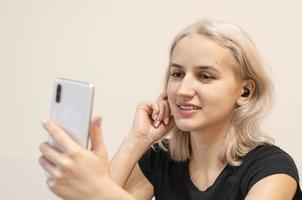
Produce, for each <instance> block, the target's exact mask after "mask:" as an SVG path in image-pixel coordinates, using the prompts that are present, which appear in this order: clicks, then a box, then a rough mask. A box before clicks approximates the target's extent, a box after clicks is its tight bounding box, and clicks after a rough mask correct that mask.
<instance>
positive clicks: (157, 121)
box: [153, 101, 165, 128]
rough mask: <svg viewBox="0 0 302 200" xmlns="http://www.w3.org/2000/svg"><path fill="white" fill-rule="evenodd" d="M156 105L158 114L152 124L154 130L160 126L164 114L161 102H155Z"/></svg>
mask: <svg viewBox="0 0 302 200" xmlns="http://www.w3.org/2000/svg"><path fill="white" fill-rule="evenodd" d="M157 104H158V107H159V113H158V116H157V118H156V120H155V121H154V122H153V124H154V126H155V127H156V128H157V127H158V126H159V125H160V124H161V122H162V120H163V117H164V114H165V106H164V104H163V101H157Z"/></svg>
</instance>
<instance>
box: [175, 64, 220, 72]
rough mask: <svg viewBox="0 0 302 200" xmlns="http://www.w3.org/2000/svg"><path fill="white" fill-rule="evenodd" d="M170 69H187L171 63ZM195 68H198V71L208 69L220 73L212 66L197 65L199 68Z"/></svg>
mask: <svg viewBox="0 0 302 200" xmlns="http://www.w3.org/2000/svg"><path fill="white" fill-rule="evenodd" d="M169 67H170V68H171V67H177V68H185V67H184V66H181V65H179V64H176V63H171V64H170V66H169ZM194 68H197V69H208V70H213V71H217V72H219V70H218V69H216V68H215V67H214V66H211V65H197V66H194Z"/></svg>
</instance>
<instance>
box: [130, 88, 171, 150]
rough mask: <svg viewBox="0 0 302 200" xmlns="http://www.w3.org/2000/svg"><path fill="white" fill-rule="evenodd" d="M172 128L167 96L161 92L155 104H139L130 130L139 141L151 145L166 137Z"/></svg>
mask: <svg viewBox="0 0 302 200" xmlns="http://www.w3.org/2000/svg"><path fill="white" fill-rule="evenodd" d="M173 126H174V118H173V116H171V111H170V106H169V103H168V101H167V95H166V93H165V92H162V93H161V95H160V96H159V97H158V99H157V101H156V102H142V103H139V104H138V106H137V109H136V114H135V118H134V122H133V126H132V129H131V134H133V135H134V136H135V137H136V138H138V139H139V140H141V141H143V142H145V143H147V144H148V145H151V144H152V143H154V142H155V141H156V140H159V139H160V138H162V137H163V136H165V135H166V133H168V132H169V131H170V130H171V129H172V128H173Z"/></svg>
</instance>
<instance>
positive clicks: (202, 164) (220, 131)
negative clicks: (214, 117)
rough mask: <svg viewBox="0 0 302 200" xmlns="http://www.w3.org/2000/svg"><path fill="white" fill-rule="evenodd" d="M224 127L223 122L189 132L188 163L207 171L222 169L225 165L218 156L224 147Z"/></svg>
mask: <svg viewBox="0 0 302 200" xmlns="http://www.w3.org/2000/svg"><path fill="white" fill-rule="evenodd" d="M226 127H227V125H226V124H225V125H222V126H215V127H209V128H207V129H203V130H199V131H191V132H190V139H191V147H192V157H191V160H190V164H191V166H192V167H194V168H195V167H196V168H197V169H199V170H202V171H204V172H208V171H210V170H219V169H222V168H223V167H224V166H225V163H223V162H222V161H221V160H220V158H219V156H220V154H221V151H222V150H223V148H224V141H225V137H226V132H227V129H226Z"/></svg>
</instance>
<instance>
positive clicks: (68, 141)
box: [43, 120, 80, 153]
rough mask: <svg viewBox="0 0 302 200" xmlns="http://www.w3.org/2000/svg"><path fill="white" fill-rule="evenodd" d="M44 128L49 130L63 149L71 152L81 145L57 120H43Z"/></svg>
mask: <svg viewBox="0 0 302 200" xmlns="http://www.w3.org/2000/svg"><path fill="white" fill-rule="evenodd" d="M43 126H44V128H45V129H46V130H47V132H48V133H49V135H50V136H51V137H52V138H53V139H54V141H55V142H56V143H57V144H58V145H59V146H60V147H62V148H63V151H64V152H66V153H69V152H70V151H72V152H73V151H74V150H75V149H77V148H80V146H79V145H78V144H77V143H76V142H75V141H74V140H73V139H72V138H71V137H70V136H69V135H68V134H67V133H66V132H65V131H64V130H63V128H61V127H60V126H59V125H57V124H56V123H55V122H53V121H51V120H45V121H44V122H43Z"/></svg>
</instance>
